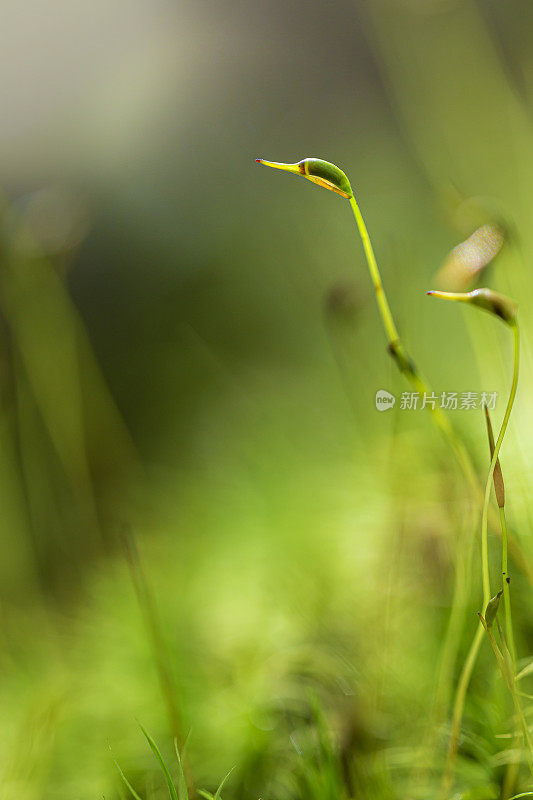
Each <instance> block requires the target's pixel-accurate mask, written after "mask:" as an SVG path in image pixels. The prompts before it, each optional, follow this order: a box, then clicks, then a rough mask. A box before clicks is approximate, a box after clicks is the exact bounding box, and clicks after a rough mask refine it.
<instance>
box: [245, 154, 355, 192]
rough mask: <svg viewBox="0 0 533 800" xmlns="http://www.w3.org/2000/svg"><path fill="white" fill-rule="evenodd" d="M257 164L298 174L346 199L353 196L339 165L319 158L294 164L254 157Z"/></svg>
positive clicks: (348, 182)
mask: <svg viewBox="0 0 533 800" xmlns="http://www.w3.org/2000/svg"><path fill="white" fill-rule="evenodd" d="M256 162H257V163H258V164H264V165H265V166H267V167H274V169H282V170H284V171H285V172H292V173H293V175H300V176H301V177H302V178H307V179H308V180H310V181H312V182H313V183H316V184H317V185H318V186H322V187H323V188H324V189H329V190H330V191H332V192H336V194H340V196H341V197H344V198H345V199H346V200H349V199H350V198H351V197H353V192H352V187H351V186H350V181H349V180H348V178H347V177H346V175H345V174H344V172H343V171H342V169H339V167H337V166H335V164H331V163H330V162H329V161H324V160H323V159H321V158H304V159H302V160H301V161H298V162H297V163H296V164H284V163H281V162H279V161H265V159H263V158H256Z"/></svg>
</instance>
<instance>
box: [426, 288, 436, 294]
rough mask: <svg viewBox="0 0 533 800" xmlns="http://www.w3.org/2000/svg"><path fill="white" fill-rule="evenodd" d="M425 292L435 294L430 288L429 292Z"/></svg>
mask: <svg viewBox="0 0 533 800" xmlns="http://www.w3.org/2000/svg"><path fill="white" fill-rule="evenodd" d="M426 294H435V289H430V290H429V292H426Z"/></svg>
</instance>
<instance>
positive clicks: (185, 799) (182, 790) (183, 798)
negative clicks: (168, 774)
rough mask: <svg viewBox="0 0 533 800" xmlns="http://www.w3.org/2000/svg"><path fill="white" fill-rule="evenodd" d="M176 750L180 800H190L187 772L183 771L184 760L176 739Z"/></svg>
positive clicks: (184, 746) (185, 745) (183, 750)
mask: <svg viewBox="0 0 533 800" xmlns="http://www.w3.org/2000/svg"><path fill="white" fill-rule="evenodd" d="M187 741H188V737H187V740H186V741H185V744H184V745H183V749H182V753H184V752H185V748H186V747H187ZM174 750H175V751H176V758H177V760H178V797H179V800H189V790H188V789H187V780H186V778H185V771H184V769H183V760H182V757H181V756H180V751H179V749H178V740H177V739H174Z"/></svg>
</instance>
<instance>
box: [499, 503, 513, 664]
mask: <svg viewBox="0 0 533 800" xmlns="http://www.w3.org/2000/svg"><path fill="white" fill-rule="evenodd" d="M500 522H501V528H502V579H503V603H504V610H505V634H506V638H507V644H508V646H509V652H510V653H511V658H512V660H513V668H514V666H515V664H516V648H515V643H514V634H513V618H512V612H511V594H510V591H509V575H508V572H507V538H508V537H507V520H506V518H505V508H500Z"/></svg>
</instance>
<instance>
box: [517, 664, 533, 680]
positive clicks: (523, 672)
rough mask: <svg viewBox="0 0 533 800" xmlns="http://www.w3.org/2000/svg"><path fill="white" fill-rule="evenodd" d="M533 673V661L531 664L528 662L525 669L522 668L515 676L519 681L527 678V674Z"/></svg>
mask: <svg viewBox="0 0 533 800" xmlns="http://www.w3.org/2000/svg"><path fill="white" fill-rule="evenodd" d="M532 673H533V661H532V662H531V663H530V664H527V665H526V666H525V667H524V669H521V670H520V672H519V673H518V675H517V676H516V678H515V681H519V680H521V679H522V678H525V677H526V676H527V675H531V674H532Z"/></svg>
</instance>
